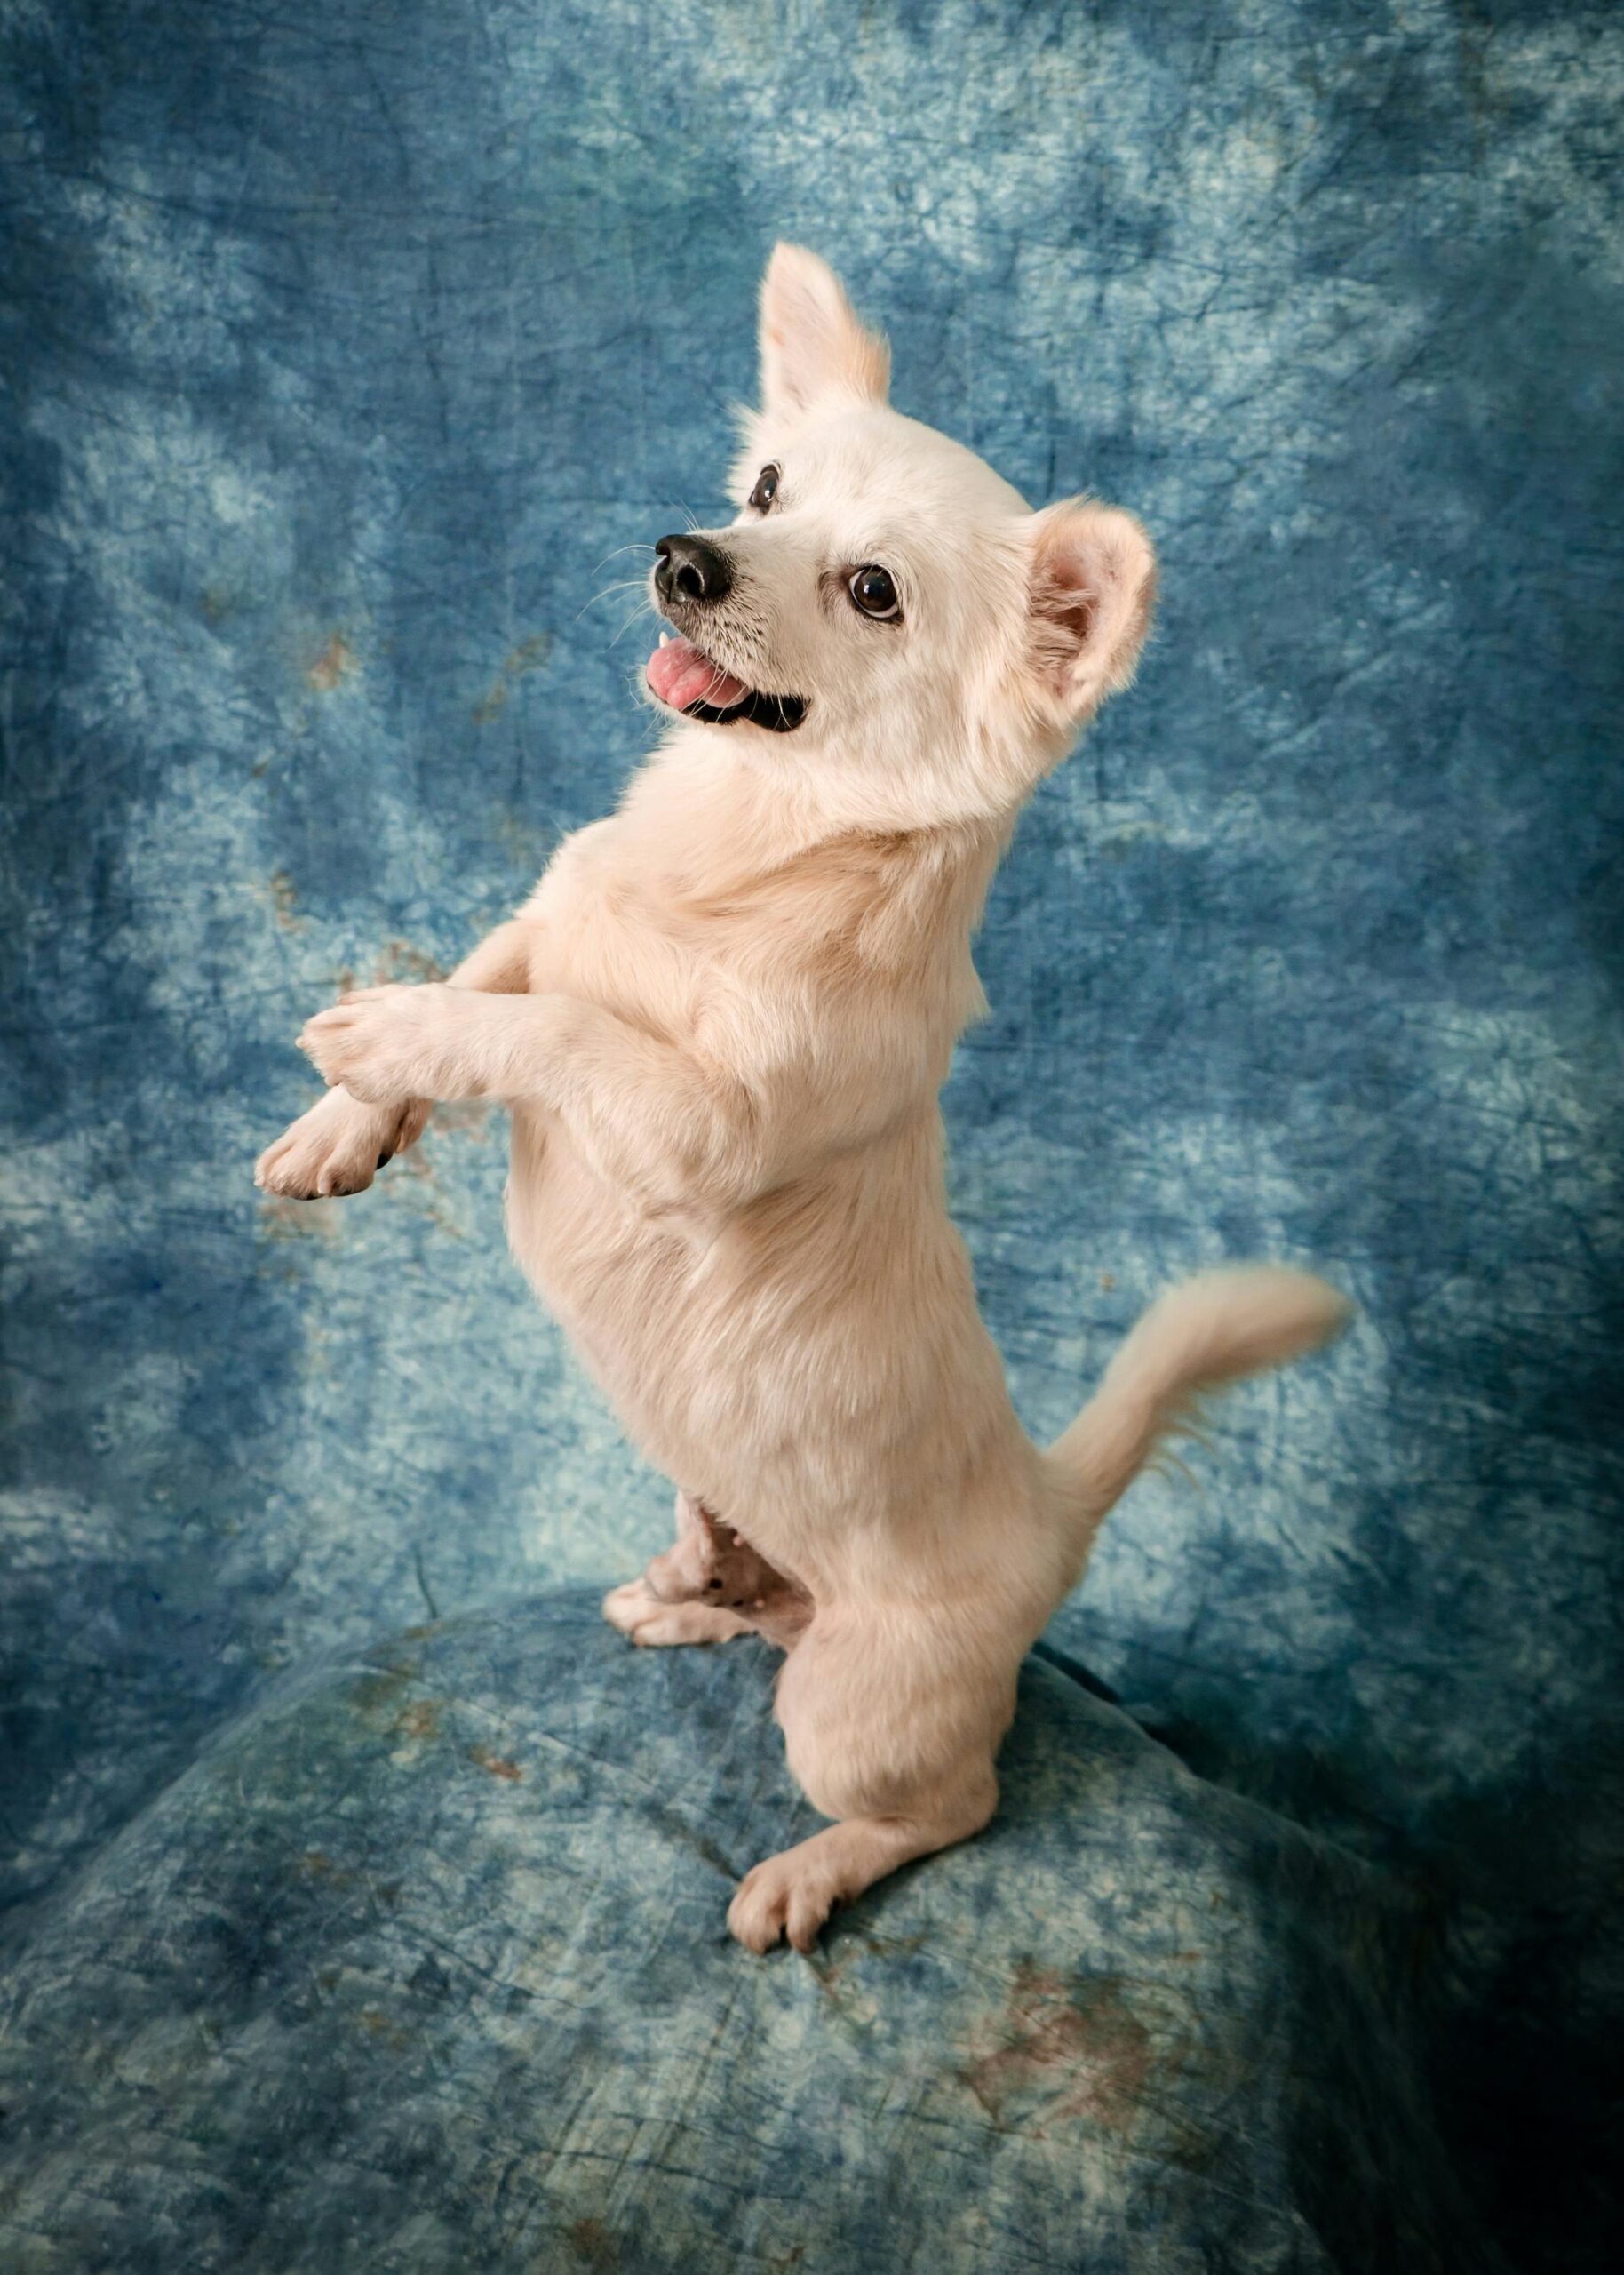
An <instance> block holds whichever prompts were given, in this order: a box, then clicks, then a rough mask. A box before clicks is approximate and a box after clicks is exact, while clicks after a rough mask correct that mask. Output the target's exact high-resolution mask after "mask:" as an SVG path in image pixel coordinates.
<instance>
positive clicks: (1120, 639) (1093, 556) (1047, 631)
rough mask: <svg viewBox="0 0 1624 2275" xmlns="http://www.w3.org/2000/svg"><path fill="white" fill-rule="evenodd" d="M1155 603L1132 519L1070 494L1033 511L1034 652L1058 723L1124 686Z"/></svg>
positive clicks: (1145, 541)
mask: <svg viewBox="0 0 1624 2275" xmlns="http://www.w3.org/2000/svg"><path fill="white" fill-rule="evenodd" d="M1155 601H1156V555H1155V553H1154V552H1153V551H1152V549H1151V546H1150V539H1149V538H1148V537H1147V536H1146V535H1145V533H1144V531H1143V530H1142V528H1141V527H1140V525H1139V523H1137V522H1136V521H1135V520H1134V516H1133V515H1131V514H1124V513H1122V512H1120V511H1119V510H1118V507H1115V506H1101V505H1097V504H1096V503H1095V500H1094V499H1090V498H1068V499H1066V500H1065V501H1064V502H1063V504H1061V505H1058V506H1049V507H1046V508H1045V509H1044V511H1043V512H1042V513H1040V514H1034V515H1032V525H1031V569H1030V584H1029V588H1028V624H1029V637H1028V651H1029V657H1030V663H1031V674H1032V677H1033V679H1034V681H1035V683H1036V685H1037V689H1038V694H1039V704H1040V705H1041V706H1042V707H1043V708H1045V709H1046V710H1047V711H1048V712H1049V713H1050V714H1051V715H1052V716H1053V718H1054V720H1055V724H1056V725H1057V726H1064V725H1079V724H1080V723H1081V722H1082V721H1083V720H1084V719H1085V718H1087V715H1088V714H1089V713H1090V712H1091V711H1094V710H1095V709H1096V708H1097V707H1098V706H1099V705H1100V704H1102V703H1103V701H1104V699H1105V698H1106V697H1107V696H1108V695H1111V694H1114V693H1115V692H1116V691H1117V690H1118V689H1119V688H1124V687H1126V685H1127V683H1128V682H1129V681H1130V680H1131V679H1132V678H1133V676H1134V666H1135V664H1137V662H1138V661H1139V651H1140V650H1141V648H1142V646H1143V645H1144V636H1145V634H1146V633H1147V632H1148V631H1149V630H1150V611H1151V609H1152V607H1153V606H1154V605H1155Z"/></svg>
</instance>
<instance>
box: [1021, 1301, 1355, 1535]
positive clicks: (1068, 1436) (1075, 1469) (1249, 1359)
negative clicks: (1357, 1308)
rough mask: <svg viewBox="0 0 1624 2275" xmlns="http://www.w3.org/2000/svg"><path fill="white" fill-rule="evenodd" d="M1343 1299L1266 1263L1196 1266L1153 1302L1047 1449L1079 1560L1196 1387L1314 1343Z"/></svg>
mask: <svg viewBox="0 0 1624 2275" xmlns="http://www.w3.org/2000/svg"><path fill="white" fill-rule="evenodd" d="M1352 1308H1353V1307H1352V1305H1350V1304H1349V1301H1348V1299H1347V1297H1345V1296H1340V1295H1338V1293H1337V1291H1336V1289H1334V1288H1331V1287H1327V1286H1326V1284H1325V1281H1323V1280H1316V1279H1315V1278H1314V1277H1313V1276H1312V1275H1311V1273H1307V1272H1288V1271H1286V1270H1285V1269H1283V1268H1282V1267H1281V1266H1279V1265H1271V1264H1254V1265H1242V1266H1239V1267H1238V1268H1236V1269H1233V1270H1230V1271H1224V1272H1206V1273H1202V1274H1201V1275H1200V1277H1199V1278H1198V1279H1195V1280H1187V1281H1184V1282H1183V1284H1182V1286H1181V1287H1177V1288H1172V1289H1169V1290H1168V1291H1167V1293H1166V1295H1165V1296H1162V1297H1159V1298H1158V1300H1157V1301H1156V1302H1155V1303H1153V1304H1152V1305H1151V1306H1150V1310H1149V1311H1148V1312H1146V1313H1145V1314H1144V1316H1143V1317H1142V1319H1141V1320H1140V1321H1139V1323H1138V1325H1137V1326H1136V1327H1134V1329H1133V1331H1132V1332H1131V1333H1130V1335H1129V1336H1128V1338H1127V1340H1126V1343H1125V1344H1124V1345H1122V1347H1121V1349H1120V1350H1119V1351H1118V1353H1117V1354H1116V1356H1115V1358H1114V1359H1113V1360H1112V1361H1111V1364H1110V1366H1109V1367H1108V1368H1107V1369H1105V1377H1104V1380H1103V1382H1102V1383H1101V1385H1100V1387H1099V1389H1098V1390H1097V1391H1096V1392H1095V1394H1094V1396H1093V1397H1092V1398H1091V1399H1090V1400H1089V1401H1088V1403H1087V1406H1085V1407H1084V1409H1083V1410H1082V1412H1081V1413H1080V1414H1079V1416H1078V1417H1077V1419H1076V1421H1075V1422H1073V1423H1072V1425H1071V1428H1070V1429H1069V1430H1065V1431H1063V1432H1062V1433H1061V1435H1060V1436H1059V1437H1058V1438H1056V1439H1055V1442H1054V1444H1053V1445H1052V1446H1051V1447H1050V1448H1049V1449H1048V1452H1047V1456H1046V1461H1047V1466H1048V1468H1049V1471H1050V1473H1051V1474H1052V1475H1053V1476H1054V1478H1055V1482H1056V1484H1057V1485H1058V1487H1059V1489H1060V1491H1061V1495H1062V1497H1063V1500H1064V1502H1065V1503H1066V1504H1067V1505H1068V1506H1069V1508H1070V1510H1071V1513H1072V1517H1073V1537H1074V1543H1075V1547H1076V1552H1077V1561H1078V1569H1079V1570H1080V1569H1081V1568H1082V1565H1083V1563H1084V1562H1085V1561H1087V1554H1088V1551H1089V1549H1090V1548H1091V1547H1092V1545H1093V1544H1094V1537H1095V1533H1097V1532H1098V1530H1099V1529H1100V1526H1101V1524H1102V1523H1103V1521H1104V1519H1105V1517H1106V1515H1107V1514H1108V1513H1109V1512H1110V1511H1111V1508H1112V1507H1113V1506H1114V1505H1115V1504H1116V1502H1117V1501H1118V1499H1119V1498H1120V1497H1121V1496H1122V1495H1123V1494H1124V1493H1125V1492H1126V1489H1127V1488H1128V1487H1129V1486H1130V1485H1131V1484H1132V1483H1133V1481H1134V1478H1135V1477H1136V1476H1137V1475H1138V1474H1139V1472H1140V1471H1141V1470H1142V1468H1143V1467H1144V1465H1145V1463H1146V1462H1147V1461H1148V1460H1150V1457H1151V1456H1152V1455H1153V1454H1154V1453H1155V1451H1156V1449H1157V1446H1158V1443H1159V1442H1160V1441H1162V1440H1163V1439H1164V1438H1166V1437H1167V1436H1169V1435H1174V1436H1176V1435H1178V1434H1179V1433H1180V1432H1181V1429H1182V1431H1183V1432H1184V1433H1186V1434H1190V1425H1191V1422H1192V1420H1193V1418H1194V1417H1195V1416H1196V1414H1197V1412H1198V1401H1199V1399H1200V1396H1201V1393H1203V1392H1204V1391H1213V1390H1219V1389H1221V1388H1222V1386H1223V1385H1224V1384H1226V1383H1232V1382H1238V1380H1239V1379H1240V1377H1242V1376H1243V1375H1254V1374H1258V1373H1260V1372H1261V1371H1262V1369H1263V1368H1265V1367H1278V1366H1280V1365H1282V1364H1283V1363H1284V1362H1285V1361H1286V1360H1287V1359H1300V1358H1302V1356H1303V1354H1304V1353H1307V1352H1310V1351H1316V1350H1318V1348H1319V1346H1320V1345H1321V1344H1322V1343H1328V1342H1329V1341H1330V1340H1331V1338H1332V1337H1333V1336H1334V1335H1337V1334H1339V1333H1340V1332H1341V1329H1342V1328H1343V1327H1345V1326H1346V1324H1347V1322H1348V1319H1349V1314H1350V1313H1351V1311H1352Z"/></svg>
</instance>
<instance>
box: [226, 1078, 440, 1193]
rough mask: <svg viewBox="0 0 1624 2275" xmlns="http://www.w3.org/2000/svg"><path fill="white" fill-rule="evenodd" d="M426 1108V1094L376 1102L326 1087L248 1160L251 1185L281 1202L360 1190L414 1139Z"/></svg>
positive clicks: (425, 1114) (365, 1187)
mask: <svg viewBox="0 0 1624 2275" xmlns="http://www.w3.org/2000/svg"><path fill="white" fill-rule="evenodd" d="M428 1111H429V1109H428V1101H427V1099H426V1098H408V1099H407V1100H406V1101H405V1102H404V1104H401V1103H399V1102H397V1103H395V1104H394V1105H391V1106H368V1105H366V1104H365V1103H364V1102H363V1101H362V1099H360V1098H352V1097H351V1096H350V1094H349V1092H348V1091H347V1090H329V1091H328V1093H327V1096H326V1097H325V1098H322V1100H321V1101H320V1103H319V1104H318V1105H316V1106H312V1107H311V1109H310V1111H309V1113H308V1114H300V1116H299V1120H298V1121H297V1122H293V1123H292V1124H291V1126H290V1127H289V1128H288V1129H286V1130H283V1133H282V1136H281V1137H280V1138H277V1140H276V1142H275V1145H267V1147H266V1149H265V1151H264V1153H261V1154H260V1156H259V1160H258V1161H256V1162H255V1164H254V1183H255V1184H256V1185H258V1186H259V1189H260V1191H261V1192H262V1193H278V1194H280V1195H281V1196H282V1198H283V1200H287V1201H319V1200H326V1199H328V1198H333V1199H337V1198H338V1197H339V1196H340V1195H342V1194H346V1193H364V1192H365V1191H366V1189H367V1187H368V1185H370V1184H371V1182H372V1179H373V1177H375V1176H376V1175H377V1173H378V1170H379V1169H382V1167H383V1165H384V1163H385V1162H386V1161H388V1160H389V1159H390V1158H391V1157H392V1156H393V1155H394V1154H395V1153H404V1152H405V1151H406V1148H407V1147H408V1145H415V1144H416V1143H417V1140H418V1138H420V1137H421V1136H422V1134H423V1125H424V1124H425V1122H426V1121H427V1120H428Z"/></svg>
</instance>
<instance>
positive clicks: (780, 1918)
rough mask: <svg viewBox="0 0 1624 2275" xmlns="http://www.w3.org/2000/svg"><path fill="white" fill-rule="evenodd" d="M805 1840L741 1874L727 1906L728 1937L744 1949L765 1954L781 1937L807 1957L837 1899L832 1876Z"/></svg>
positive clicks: (810, 1844)
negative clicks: (741, 1877)
mask: <svg viewBox="0 0 1624 2275" xmlns="http://www.w3.org/2000/svg"><path fill="white" fill-rule="evenodd" d="M813 1845H814V1844H813V1843H812V1842H811V1841H809V1840H804V1841H802V1842H801V1844H800V1848H786V1849H785V1850H784V1853H783V1854H782V1856H768V1858H767V1859H766V1861H765V1863H763V1864H757V1865H756V1866H755V1868H754V1869H753V1871H752V1872H746V1873H745V1875H744V1879H743V1880H741V1881H740V1882H739V1884H738V1887H737V1888H736V1891H735V1893H734V1897H733V1901H732V1903H731V1904H729V1905H728V1932H729V1933H730V1934H731V1935H732V1936H735V1937H736V1939H737V1940H738V1942H740V1943H741V1944H744V1947H745V1948H746V1950H748V1951H752V1952H769V1951H771V1949H772V1947H773V1945H774V1944H776V1942H777V1940H778V1938H779V1936H787V1937H788V1939H789V1941H790V1942H791V1943H792V1944H793V1945H794V1946H795V1949H796V1950H797V1951H798V1952H809V1951H810V1950H811V1949H812V1947H813V1945H814V1944H816V1941H817V1938H818V1932H819V1930H820V1929H821V1928H822V1927H823V1925H824V1921H825V1920H827V1919H828V1917H829V1914H830V1913H831V1912H832V1911H833V1909H834V1907H835V1905H836V1904H837V1903H839V1901H840V1893H841V1891H840V1884H839V1882H838V1880H836V1878H835V1877H834V1875H833V1874H832V1872H830V1871H829V1870H828V1868H827V1867H826V1866H825V1865H824V1864H823V1862H822V1860H821V1859H820V1858H819V1857H818V1856H815V1855H808V1850H810V1849H811V1848H813Z"/></svg>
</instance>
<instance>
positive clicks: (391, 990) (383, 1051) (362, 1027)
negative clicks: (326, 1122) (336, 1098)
mask: <svg viewBox="0 0 1624 2275" xmlns="http://www.w3.org/2000/svg"><path fill="white" fill-rule="evenodd" d="M458 1015H459V1005H458V997H457V993H456V991H455V990H454V989H452V988H450V987H443V986H439V985H434V986H425V987H401V986H391V987H357V988H354V989H352V990H351V992H350V993H349V994H347V995H340V996H339V998H338V1002H336V1003H335V1004H334V1005H333V1007H332V1009H331V1010H330V1011H318V1012H317V1013H316V1015H315V1017H314V1018H313V1019H307V1020H306V1023H305V1027H304V1032H303V1033H302V1034H300V1036H299V1049H300V1050H302V1051H304V1052H305V1053H306V1057H308V1058H310V1059H312V1060H313V1061H314V1065H315V1066H316V1068H317V1070H318V1072H319V1073H321V1074H322V1075H323V1076H324V1077H325V1078H326V1080H327V1081H328V1082H331V1083H335V1084H337V1083H342V1084H343V1086H344V1088H345V1089H346V1090H349V1091H350V1092H352V1094H353V1095H354V1097H356V1098H364V1099H366V1100H367V1101H368V1102H369V1103H370V1104H371V1105H374V1106H385V1105H388V1104H390V1103H391V1102H394V1101H397V1100H399V1099H402V1098H413V1097H418V1098H455V1097H458V1096H459V1095H460V1090H459V1087H458V1078H457V1073H456V1059H457V1049H456V1042H457V1030H458Z"/></svg>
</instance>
